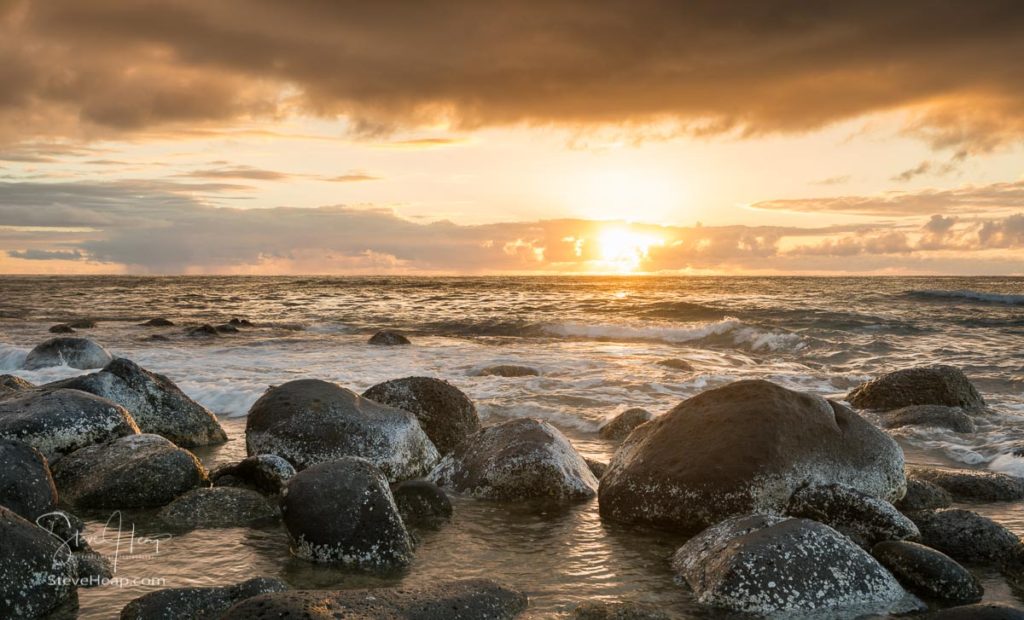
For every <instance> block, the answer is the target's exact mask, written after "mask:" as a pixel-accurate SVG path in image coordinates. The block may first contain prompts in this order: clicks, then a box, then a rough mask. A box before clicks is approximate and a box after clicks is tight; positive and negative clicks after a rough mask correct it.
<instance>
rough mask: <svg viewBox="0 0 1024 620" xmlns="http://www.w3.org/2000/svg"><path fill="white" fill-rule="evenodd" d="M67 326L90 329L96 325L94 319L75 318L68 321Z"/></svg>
mask: <svg viewBox="0 0 1024 620" xmlns="http://www.w3.org/2000/svg"><path fill="white" fill-rule="evenodd" d="M68 327H74V328H75V329H92V328H94V327H96V321H93V320H92V319H75V320H74V321H69V322H68Z"/></svg>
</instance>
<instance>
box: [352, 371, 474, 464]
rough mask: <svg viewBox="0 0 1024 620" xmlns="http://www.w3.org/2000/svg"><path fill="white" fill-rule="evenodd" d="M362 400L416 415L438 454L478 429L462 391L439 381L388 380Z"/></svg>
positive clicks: (469, 404)
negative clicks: (368, 400) (367, 399)
mask: <svg viewBox="0 0 1024 620" xmlns="http://www.w3.org/2000/svg"><path fill="white" fill-rule="evenodd" d="M363 398H369V399H370V400H372V401H374V402H378V403H380V404H382V405H387V406H389V407H395V408H396V409H402V410H404V411H408V412H409V413H411V414H413V415H414V416H416V419H417V420H419V423H420V426H422V427H423V431H424V432H425V433H426V434H427V437H430V441H432V442H433V443H434V446H435V447H436V448H437V451H438V452H440V453H441V454H442V455H445V454H448V453H450V452H451V451H452V450H454V449H455V446H457V445H459V444H460V443H462V442H463V441H464V440H465V439H466V437H469V436H470V435H472V434H473V433H475V432H477V431H478V430H480V416H479V414H477V412H476V406H475V405H474V404H473V401H471V400H469V397H468V396H466V395H465V394H464V393H463V392H462V390H460V389H459V388H457V387H455V386H454V385H452V384H450V383H448V382H447V381H443V380H441V379H434V378H432V377H406V378H404V379H392V380H391V381H385V382H384V383H378V384H377V385H375V386H373V387H371V388H370V389H368V390H366V391H365V392H363Z"/></svg>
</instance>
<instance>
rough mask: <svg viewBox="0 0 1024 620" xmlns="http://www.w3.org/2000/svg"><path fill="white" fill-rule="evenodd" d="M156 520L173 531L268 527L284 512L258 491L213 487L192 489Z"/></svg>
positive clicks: (168, 505)
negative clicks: (172, 528) (177, 529)
mask: <svg viewBox="0 0 1024 620" xmlns="http://www.w3.org/2000/svg"><path fill="white" fill-rule="evenodd" d="M157 516H159V517H160V519H161V520H162V521H163V522H164V523H166V524H167V525H170V526H171V527H175V528H179V529H198V528H215V527H245V526H249V525H255V524H260V523H268V522H271V521H275V520H277V519H279V518H280V517H281V511H280V509H279V508H278V507H277V505H276V504H273V503H271V502H270V501H268V500H267V498H265V497H264V496H263V495H261V494H260V493H259V492H257V491H252V490H249V489H238V488H233V487H213V488H198V489H192V490H191V491H189V492H187V493H185V494H184V495H182V496H180V497H178V498H176V499H175V500H174V501H173V502H171V503H170V504H167V505H166V506H164V508H163V509H162V510H161V511H160V513H159V514H158V515H157Z"/></svg>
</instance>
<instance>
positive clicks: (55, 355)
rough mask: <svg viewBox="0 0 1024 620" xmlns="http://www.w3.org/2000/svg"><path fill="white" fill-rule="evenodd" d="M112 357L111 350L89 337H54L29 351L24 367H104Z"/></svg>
mask: <svg viewBox="0 0 1024 620" xmlns="http://www.w3.org/2000/svg"><path fill="white" fill-rule="evenodd" d="M112 359H114V358H113V357H112V356H111V355H110V352H109V351H107V350H106V349H104V348H103V347H101V346H100V345H98V344H96V343H95V342H93V341H92V340H89V339H88V338H67V337H64V338H52V339H50V340H47V341H46V342H44V343H42V344H40V345H36V348H34V349H32V350H31V351H29V352H28V355H27V356H26V357H25V363H24V364H22V368H24V369H26V370H38V369H40V368H47V367H49V366H70V367H71V368H78V369H82V370H87V369H89V368H102V367H104V366H106V365H107V364H109V363H110V360H112Z"/></svg>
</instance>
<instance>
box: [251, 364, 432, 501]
mask: <svg viewBox="0 0 1024 620" xmlns="http://www.w3.org/2000/svg"><path fill="white" fill-rule="evenodd" d="M245 444H246V449H247V451H248V453H249V454H250V455H254V454H276V455H277V456H280V457H281V458H284V459H285V460H287V461H288V462H290V463H291V464H292V465H294V466H295V468H296V469H299V470H301V469H304V468H306V467H309V466H311V465H315V464H317V463H324V462H327V461H333V460H336V459H339V458H342V457H346V456H358V457H362V458H365V459H367V460H369V461H370V462H371V463H373V464H374V465H376V466H377V467H379V468H380V469H381V470H382V471H383V472H384V474H385V475H386V476H387V477H388V479H389V480H391V481H392V482H397V481H399V480H408V479H410V478H418V477H420V476H423V475H424V474H426V473H427V472H428V471H430V468H431V467H433V465H434V464H435V463H437V461H438V459H439V458H440V455H439V454H438V453H437V448H435V447H434V444H433V443H432V442H431V441H430V439H429V438H428V437H427V435H426V433H424V432H423V429H422V427H421V426H420V424H419V422H418V421H417V420H416V417H415V416H414V415H413V414H411V413H409V412H408V411H404V410H402V409H395V408H394V407H388V406H386V405H381V404H379V403H376V402H374V401H372V400H369V399H367V398H362V397H361V396H359V395H357V394H356V393H355V392H353V391H351V390H348V389H345V388H343V387H341V386H340V385H337V384H335V383H329V382H327V381H320V380H318V379H301V380H298V381H289V382H288V383H285V384H284V385H280V386H277V387H274V388H271V389H269V390H267V392H266V393H265V394H264V395H263V396H262V397H260V399H259V400H257V401H256V403H255V404H253V406H252V408H251V409H249V416H248V418H247V419H246V424H245Z"/></svg>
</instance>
